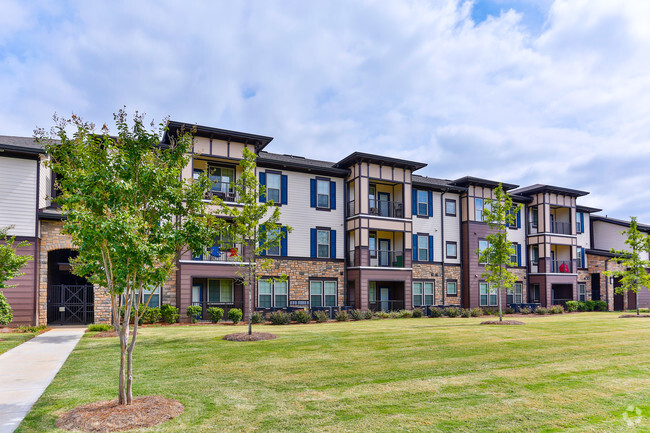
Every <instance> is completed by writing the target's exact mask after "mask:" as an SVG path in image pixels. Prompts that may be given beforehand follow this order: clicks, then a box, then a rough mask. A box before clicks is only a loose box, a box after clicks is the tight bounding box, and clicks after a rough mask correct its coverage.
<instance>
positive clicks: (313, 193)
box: [309, 179, 316, 207]
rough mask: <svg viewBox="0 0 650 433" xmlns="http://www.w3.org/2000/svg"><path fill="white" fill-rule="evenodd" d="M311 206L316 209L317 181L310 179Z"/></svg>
mask: <svg viewBox="0 0 650 433" xmlns="http://www.w3.org/2000/svg"><path fill="white" fill-rule="evenodd" d="M309 206H310V207H316V179H309Z"/></svg>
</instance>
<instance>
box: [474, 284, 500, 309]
mask: <svg viewBox="0 0 650 433" xmlns="http://www.w3.org/2000/svg"><path fill="white" fill-rule="evenodd" d="M478 286H479V305H480V306H481V307H495V306H496V305H497V300H498V297H497V289H496V287H494V286H491V285H488V283H479V285H478Z"/></svg>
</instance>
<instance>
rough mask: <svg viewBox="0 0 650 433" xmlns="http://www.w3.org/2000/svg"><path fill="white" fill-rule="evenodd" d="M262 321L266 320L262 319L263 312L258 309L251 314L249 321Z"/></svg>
mask: <svg viewBox="0 0 650 433" xmlns="http://www.w3.org/2000/svg"><path fill="white" fill-rule="evenodd" d="M264 322H266V320H264V314H262V313H260V312H259V311H256V312H254V313H253V314H252V315H251V323H254V324H256V325H259V324H262V323H264Z"/></svg>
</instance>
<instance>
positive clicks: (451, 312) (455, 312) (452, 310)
mask: <svg viewBox="0 0 650 433" xmlns="http://www.w3.org/2000/svg"><path fill="white" fill-rule="evenodd" d="M445 314H446V315H447V317H458V316H460V310H459V309H458V308H456V307H447V308H445Z"/></svg>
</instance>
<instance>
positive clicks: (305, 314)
mask: <svg viewBox="0 0 650 433" xmlns="http://www.w3.org/2000/svg"><path fill="white" fill-rule="evenodd" d="M291 316H292V317H291V318H292V319H293V320H295V321H296V322H297V323H309V322H311V313H310V312H309V311H307V310H296V311H294V312H293V314H292V315H291Z"/></svg>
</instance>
